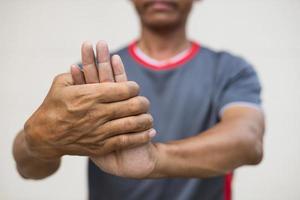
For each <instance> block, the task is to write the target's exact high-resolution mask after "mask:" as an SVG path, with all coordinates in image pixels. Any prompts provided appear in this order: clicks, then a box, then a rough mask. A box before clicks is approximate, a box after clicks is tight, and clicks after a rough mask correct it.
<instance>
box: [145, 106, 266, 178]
mask: <svg viewBox="0 0 300 200" xmlns="http://www.w3.org/2000/svg"><path fill="white" fill-rule="evenodd" d="M263 135H264V116H263V114H262V112H260V111H258V110H256V109H253V108H246V107H238V106H235V107H232V108H228V109H226V110H225V112H224V114H223V117H222V119H221V122H220V123H218V124H217V125H216V126H214V127H213V128H211V129H209V130H207V131H205V132H203V133H201V134H199V135H197V136H195V137H191V138H187V139H183V140H178V141H173V142H170V143H167V144H156V145H155V146H156V147H157V148H156V149H157V152H158V153H157V155H158V160H157V165H156V166H157V167H156V168H155V169H154V170H153V173H152V174H151V175H150V177H152V178H163V177H199V178H206V177H211V176H217V175H223V174H225V173H227V172H230V171H232V170H234V169H235V168H237V167H239V166H242V165H253V164H258V163H259V162H260V161H261V160H262V156H263ZM187 163H188V164H187Z"/></svg>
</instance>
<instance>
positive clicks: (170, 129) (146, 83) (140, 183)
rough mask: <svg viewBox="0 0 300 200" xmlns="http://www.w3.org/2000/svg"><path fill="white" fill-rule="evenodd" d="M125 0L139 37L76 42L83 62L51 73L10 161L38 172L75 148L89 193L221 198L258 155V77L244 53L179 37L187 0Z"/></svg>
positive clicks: (47, 171) (28, 172)
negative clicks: (117, 44) (114, 43)
mask: <svg viewBox="0 0 300 200" xmlns="http://www.w3.org/2000/svg"><path fill="white" fill-rule="evenodd" d="M132 2H133V4H134V5H135V7H136V10H137V13H138V14H139V17H140V21H141V27H142V29H141V30H142V31H141V36H140V38H139V40H137V41H135V42H134V43H132V44H131V45H129V46H128V47H126V48H124V49H121V50H120V51H119V52H117V54H119V55H120V56H118V55H114V56H113V57H112V58H111V59H110V56H109V50H108V47H107V45H106V44H105V43H104V42H98V43H97V45H96V56H94V52H93V48H92V45H91V44H90V43H88V42H85V43H84V44H83V45H82V69H80V67H78V66H76V65H73V66H72V67H71V73H70V74H64V75H60V76H58V77H57V78H56V79H55V80H54V83H53V85H52V87H51V89H50V91H49V94H48V95H47V97H46V99H45V101H44V102H43V104H42V105H41V107H40V108H39V109H38V110H37V111H36V112H35V113H34V114H33V115H32V116H31V117H30V119H29V120H28V121H27V122H26V125H25V130H24V131H21V132H20V133H19V134H18V136H17V137H16V140H15V144H14V155H15V159H16V162H17V168H18V170H19V172H20V174H21V175H22V176H24V177H26V178H35V179H40V178H44V177H46V176H49V175H51V174H52V173H53V172H55V171H56V170H57V169H58V167H59V163H60V158H61V156H63V155H84V156H89V157H90V158H91V159H90V161H89V198H90V199H91V200H94V199H184V200H185V199H203V200H206V199H207V200H219V199H230V198H231V191H230V181H231V176H232V173H231V172H232V171H233V170H234V169H236V168H237V167H239V166H242V165H247V164H258V163H259V162H260V161H261V159H262V154H263V144H262V142H263V133H264V116H263V113H262V110H261V108H260V90H261V88H260V84H259V81H258V78H257V75H256V73H255V71H254V69H253V68H252V67H251V65H249V64H248V63H247V62H245V61H244V60H243V59H241V58H238V57H235V56H232V55H230V54H228V53H225V52H214V51H212V50H210V49H208V48H205V47H201V46H200V45H199V44H198V43H196V42H191V41H190V40H188V38H187V36H186V22H187V18H188V15H189V13H190V10H191V8H192V5H193V3H194V1H193V0H164V1H162V0H161V1H158V0H157V1H155V0H133V1H132ZM94 57H95V58H96V62H95V59H94ZM123 63H124V64H123ZM124 67H125V68H124ZM128 80H133V81H135V82H136V83H138V85H139V87H140V94H141V95H143V96H145V97H146V98H147V99H149V101H150V102H151V108H150V109H149V102H148V101H147V99H146V98H144V97H141V96H138V94H139V91H138V86H137V85H136V84H134V83H133V82H129V81H128ZM148 109H149V113H150V114H151V115H150V114H147V112H148ZM152 116H153V119H154V120H155V122H154V124H152ZM152 125H153V127H154V129H152ZM156 132H157V133H158V134H157V135H156ZM155 135H156V136H155ZM154 136H155V138H153V137H154ZM152 138H153V141H151V139H152Z"/></svg>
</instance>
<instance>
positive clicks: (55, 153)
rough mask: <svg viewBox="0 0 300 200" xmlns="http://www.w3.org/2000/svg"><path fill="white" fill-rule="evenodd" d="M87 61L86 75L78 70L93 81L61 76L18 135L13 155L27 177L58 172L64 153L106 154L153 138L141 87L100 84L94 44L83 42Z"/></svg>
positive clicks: (84, 55)
mask: <svg viewBox="0 0 300 200" xmlns="http://www.w3.org/2000/svg"><path fill="white" fill-rule="evenodd" d="M100 50H101V49H100ZM82 61H83V63H84V66H83V70H84V74H83V75H85V76H86V77H83V75H82V74H81V71H80V70H79V69H78V68H75V73H77V72H79V75H80V76H79V79H78V80H89V81H90V82H89V83H90V84H84V85H82V84H81V85H75V84H74V79H73V78H72V75H71V74H70V73H65V74H61V75H58V76H57V77H55V78H54V80H53V83H52V86H51V88H50V90H49V92H48V95H47V96H46V98H45V99H44V101H43V103H42V104H41V106H40V107H39V108H38V109H37V110H36V111H35V112H34V113H33V115H32V116H31V117H30V118H29V119H28V120H27V121H26V123H25V126H24V131H21V132H20V133H19V134H18V135H17V137H16V139H15V142H14V146H13V154H14V158H15V161H16V164H17V169H18V171H19V173H20V175H21V176H23V177H24V178H31V179H42V178H45V177H47V176H49V175H51V174H53V173H54V172H55V171H56V170H57V169H58V168H59V164H60V159H61V157H62V156H63V155H79V156H88V157H93V156H103V155H106V154H109V153H111V152H113V151H116V150H121V149H124V148H132V147H135V146H140V145H142V144H145V143H148V142H149V141H150V140H151V138H152V137H153V134H152V133H151V132H152V131H151V128H152V117H151V115H150V114H147V112H148V109H149V101H148V100H147V99H146V98H144V97H141V96H138V93H139V86H138V85H137V84H136V83H134V82H128V81H125V82H122V83H121V82H120V83H114V82H113V83H110V82H106V83H101V84H99V83H96V82H97V81H96V80H95V79H97V80H98V75H97V74H95V73H96V72H97V69H96V68H95V63H94V56H93V48H92V45H91V44H88V43H84V44H83V46H82ZM72 69H74V68H72ZM78 70H79V71H78ZM87 74H91V76H87ZM81 75H82V76H81ZM76 78H77V76H76ZM87 78H90V79H87ZM102 78H103V76H102ZM75 81H76V80H75ZM95 81H96V82H95ZM93 83H94V84H93ZM132 133H135V134H132Z"/></svg>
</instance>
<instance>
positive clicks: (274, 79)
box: [0, 0, 300, 200]
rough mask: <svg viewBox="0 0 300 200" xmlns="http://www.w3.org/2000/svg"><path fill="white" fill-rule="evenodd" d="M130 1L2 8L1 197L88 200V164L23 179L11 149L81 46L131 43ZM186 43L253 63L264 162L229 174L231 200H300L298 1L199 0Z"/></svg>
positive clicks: (42, 0)
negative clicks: (259, 87) (259, 91)
mask: <svg viewBox="0 0 300 200" xmlns="http://www.w3.org/2000/svg"><path fill="white" fill-rule="evenodd" d="M138 31H139V29H138V21H137V18H136V16H135V13H134V10H133V8H132V6H131V5H130V1H129V0H126V1H124V0H113V1H112V0H26V1H21V0H19V1H18V0H0V95H1V98H0V101H1V103H0V130H1V135H0V199H1V200H2V199H3V200H11V199H12V200H15V199H17V200H18V199H22V200H24V199H28V200H29V199H30V200H35V199H43V200H51V199H57V200H60V199H61V200H63V199H72V200H76V199H80V200H81V199H86V197H87V179H86V174H87V169H86V159H85V158H80V157H65V158H64V159H63V162H62V166H61V168H60V170H59V172H57V173H56V174H55V175H54V176H52V177H50V178H47V179H45V180H42V181H25V180H23V179H22V178H20V176H19V175H18V174H17V172H16V170H15V163H14V160H13V158H12V153H11V147H12V142H13V138H14V137H15V135H16V133H17V131H18V130H19V129H21V128H22V126H23V124H24V121H25V120H26V119H27V118H28V117H29V116H30V114H31V113H32V112H33V111H34V110H35V109H36V108H37V106H38V105H39V104H40V103H41V101H42V100H43V98H44V96H45V95H46V93H47V90H48V88H49V86H50V84H51V80H52V78H53V77H54V75H56V74H58V73H61V72H65V71H67V70H68V69H69V65H70V64H72V63H74V62H76V61H78V60H79V58H80V44H81V42H82V41H84V40H91V41H93V42H96V41H97V40H99V39H102V40H107V41H108V42H109V44H110V47H111V49H113V50H115V49H117V48H118V47H120V46H122V45H125V44H127V43H128V42H130V41H132V40H133V39H134V38H136V37H137V36H138ZM189 35H190V37H191V38H194V39H196V40H198V41H200V42H201V43H202V44H205V45H208V46H210V47H212V48H214V49H216V50H221V49H222V50H229V51H231V52H233V53H235V54H238V55H242V56H243V57H245V58H246V59H247V60H249V61H250V62H252V63H253V64H254V65H255V67H256V69H257V71H258V73H259V75H260V77H261V80H262V83H263V86H264V93H263V99H264V107H265V111H266V115H267V132H266V137H265V157H264V160H263V162H262V164H260V165H259V166H258V167H243V168H241V169H238V170H237V171H236V176H235V181H234V196H235V199H238V200H240V199H241V200H255V199H262V200H269V199H272V200H282V199H286V200H298V199H300V184H299V181H298V180H299V178H300V156H299V153H300V117H299V115H300V106H299V103H300V89H299V86H300V69H299V67H300V1H299V0H226V1H223V0H205V1H204V2H203V3H199V4H198V5H197V6H195V8H194V11H193V13H192V16H191V20H190V23H189Z"/></svg>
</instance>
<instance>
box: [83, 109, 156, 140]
mask: <svg viewBox="0 0 300 200" xmlns="http://www.w3.org/2000/svg"><path fill="white" fill-rule="evenodd" d="M152 127H153V118H152V116H151V115H150V114H141V115H138V116H130V117H125V118H121V119H116V120H113V121H109V122H107V123H105V124H103V125H102V126H100V127H98V128H97V129H96V130H94V131H93V132H91V133H90V134H89V135H88V137H83V138H81V139H80V142H81V143H86V144H89V143H92V142H95V141H97V142H100V141H101V140H104V139H107V138H110V137H113V136H117V135H121V134H128V133H137V132H142V131H146V130H149V129H150V128H152Z"/></svg>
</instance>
